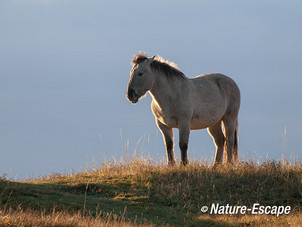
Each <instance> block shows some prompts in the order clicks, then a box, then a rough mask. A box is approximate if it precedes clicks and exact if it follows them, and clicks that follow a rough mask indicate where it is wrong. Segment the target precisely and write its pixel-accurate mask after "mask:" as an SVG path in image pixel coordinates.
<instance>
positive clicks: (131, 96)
mask: <svg viewBox="0 0 302 227" xmlns="http://www.w3.org/2000/svg"><path fill="white" fill-rule="evenodd" d="M127 98H128V99H129V101H130V102H132V103H137V101H138V98H139V97H138V95H137V94H136V92H135V91H134V90H133V89H131V88H130V89H129V90H128V92H127Z"/></svg>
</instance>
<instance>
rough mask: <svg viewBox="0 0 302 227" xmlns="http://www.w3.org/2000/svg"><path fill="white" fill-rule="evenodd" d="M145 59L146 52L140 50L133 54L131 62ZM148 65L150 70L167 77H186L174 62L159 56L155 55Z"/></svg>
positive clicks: (135, 62) (133, 63) (135, 63)
mask: <svg viewBox="0 0 302 227" xmlns="http://www.w3.org/2000/svg"><path fill="white" fill-rule="evenodd" d="M147 59H148V57H147V54H146V53H142V52H140V53H138V54H136V55H134V58H133V60H132V62H131V63H132V65H133V66H134V65H137V64H139V63H142V62H144V61H145V60H147ZM150 67H151V69H152V70H155V71H156V72H159V73H162V74H163V75H165V76H167V77H168V78H169V79H174V78H180V79H186V76H185V75H184V74H183V73H182V72H181V71H180V70H179V68H178V67H177V65H176V64H175V63H173V62H170V61H168V60H165V59H163V58H162V57H161V56H156V57H155V58H154V60H153V61H152V62H151V65H150Z"/></svg>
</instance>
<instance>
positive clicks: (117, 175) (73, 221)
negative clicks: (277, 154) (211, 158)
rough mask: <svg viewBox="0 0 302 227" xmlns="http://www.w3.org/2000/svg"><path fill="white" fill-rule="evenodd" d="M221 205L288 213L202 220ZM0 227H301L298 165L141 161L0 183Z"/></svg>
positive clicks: (301, 193) (301, 190)
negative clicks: (274, 207) (281, 208)
mask: <svg viewBox="0 0 302 227" xmlns="http://www.w3.org/2000/svg"><path fill="white" fill-rule="evenodd" d="M212 203H219V204H221V205H227V204H230V205H246V206H247V207H252V205H253V204H254V203H260V204H261V205H264V206H267V205H277V206H281V205H282V206H287V205H289V206H291V210H292V211H291V213H290V214H289V215H281V216H279V217H276V216H274V215H251V214H246V215H210V214H208V213H206V214H203V213H201V211H200V208H201V207H202V206H204V205H207V206H210V205H211V204H212ZM0 224H2V225H17V226H18V225H19V226H22V225H23V226H30V225H31V226H43V225H44V226H49V225H51V226H74V225H80V226H106V225H108V224H110V225H118V226H121V225H122V226H126V225H129V226H132V225H154V226H157V225H163V226H169V225H170V226H173V225H174V226H213V225H216V226H238V225H243V226H244V225H261V224H269V225H273V224H282V225H296V226H298V225H302V165H301V164H288V163H277V162H266V163H263V164H261V165H260V164H256V163H253V162H249V163H241V164H239V165H237V166H219V167H218V168H215V169H214V168H213V167H211V166H210V165H209V164H207V163H198V162H193V163H191V164H190V165H189V166H187V167H181V166H174V167H167V166H165V165H162V164H154V163H151V162H148V161H145V160H133V161H131V162H127V163H118V164H110V163H107V164H104V165H103V166H102V167H101V168H99V169H95V170H89V171H86V172H81V173H77V174H74V175H60V174H53V175H51V176H47V177H44V178H40V179H35V180H28V181H19V182H18V181H9V180H6V179H1V181H0Z"/></svg>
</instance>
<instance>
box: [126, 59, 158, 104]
mask: <svg viewBox="0 0 302 227" xmlns="http://www.w3.org/2000/svg"><path fill="white" fill-rule="evenodd" d="M153 59H154V56H153V57H152V58H147V56H146V55H145V54H138V55H136V56H135V58H134V59H133V61H132V65H133V67H132V69H131V72H130V81H129V84H128V89H127V98H128V100H129V101H130V102H132V103H137V102H138V100H139V98H140V97H142V96H143V95H145V94H146V92H147V91H149V90H150V89H152V87H153V84H154V81H155V77H154V75H153V73H152V70H151V67H150V65H151V63H152V61H153Z"/></svg>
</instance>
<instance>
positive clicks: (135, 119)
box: [0, 0, 302, 179]
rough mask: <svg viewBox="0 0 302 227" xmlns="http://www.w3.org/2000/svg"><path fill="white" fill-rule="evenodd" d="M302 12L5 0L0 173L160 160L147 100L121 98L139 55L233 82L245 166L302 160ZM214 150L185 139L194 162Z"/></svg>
mask: <svg viewBox="0 0 302 227" xmlns="http://www.w3.org/2000/svg"><path fill="white" fill-rule="evenodd" d="M301 7H302V3H301V2H300V1H227V2H226V1H216V0H214V1H213V0H211V1H210V0H208V1H186V2H183V1H148V2H142V1H90V0H88V1H79V0H75V1H69V0H66V1H63V0H54V1H50V0H41V1H38V0H29V1H21V0H19V1H16V0H11V1H6V0H5V1H1V2H0V34H1V38H0V40H1V42H0V110H1V115H0V116H1V117H0V125H1V126H0V155H1V159H0V175H2V174H7V175H8V176H9V177H12V178H18V179H22V178H28V177H32V176H34V177H37V176H41V175H45V174H48V173H50V172H67V173H69V172H70V171H72V170H75V171H78V170H82V169H84V168H86V167H87V166H90V165H92V163H93V162H96V163H99V162H101V161H102V160H105V159H106V160H111V159H112V158H114V159H116V160H120V159H121V158H125V157H126V156H131V155H132V154H133V152H134V149H135V148H136V149H137V152H138V153H140V152H141V153H143V154H144V155H145V156H150V157H151V158H153V159H154V160H164V159H165V150H164V145H163V141H162V137H161V135H160V133H159V131H158V130H157V128H156V125H155V122H154V117H153V115H152V113H151V109H150V102H151V98H150V96H147V97H146V98H145V99H142V100H141V101H140V102H139V103H138V104H137V105H132V104H131V103H130V102H128V101H127V99H126V97H125V94H126V88H127V83H128V80H129V71H130V69H131V65H130V61H131V59H132V56H133V55H134V54H136V53H137V52H138V51H145V52H147V53H149V55H150V56H152V55H156V54H159V55H161V56H162V57H164V58H166V59H169V60H171V61H173V62H175V63H176V64H177V65H178V66H179V68H180V69H181V70H182V71H183V72H184V73H185V75H186V76H187V77H194V76H196V75H199V74H203V73H209V72H221V73H224V74H226V75H228V76H230V77H232V78H233V79H234V80H235V81H236V82H237V83H238V85H239V87H240V89H241V94H242V105H241V110H240V115H239V124H240V144H239V148H240V157H241V159H243V160H247V159H253V160H255V161H258V160H259V161H263V160H265V159H271V160H280V159H281V154H283V155H284V157H285V158H286V159H288V160H293V159H294V158H295V159H296V160H301V159H302V151H301V145H302V144H301V139H300V135H301V132H300V130H301V128H302V120H301V116H302V106H301V101H300V99H301V97H302V91H301V88H300V87H301V83H302V79H301V72H302V64H301V59H302V45H301V40H302V14H301V10H300V9H301ZM284 128H286V135H284ZM175 135H176V136H175V137H176V144H178V142H177V131H175ZM140 138H142V139H141V140H140ZM128 140H129V146H128V147H127V146H126V148H125V144H127V141H128ZM139 140H140V142H139V144H137V143H138V141H139ZM284 147H285V148H284ZM214 149H215V148H214V145H213V142H212V139H211V137H210V136H209V135H208V134H207V132H206V130H199V131H194V132H192V133H191V137H190V144H189V156H190V158H191V160H192V159H193V158H194V159H198V160H205V159H206V160H208V161H212V158H213V155H214ZM175 153H176V156H177V157H179V149H178V147H177V146H176V149H175ZM93 160H95V161H93Z"/></svg>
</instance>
